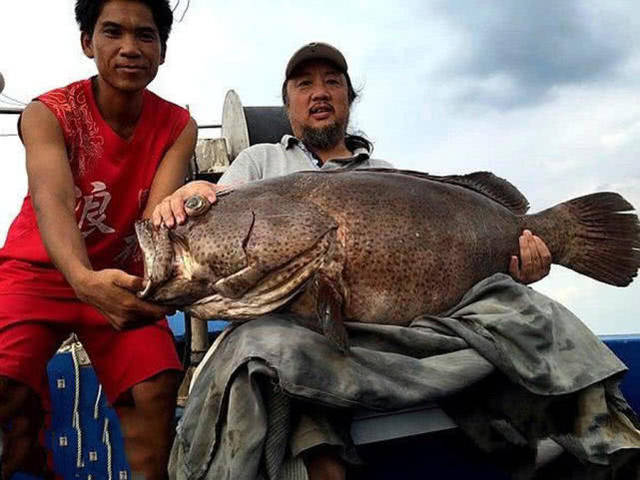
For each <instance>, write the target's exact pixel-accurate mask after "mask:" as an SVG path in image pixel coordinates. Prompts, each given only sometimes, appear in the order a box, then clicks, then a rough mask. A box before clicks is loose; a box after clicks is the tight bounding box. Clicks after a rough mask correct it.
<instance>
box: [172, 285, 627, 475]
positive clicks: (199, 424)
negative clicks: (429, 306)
mask: <svg viewBox="0 0 640 480" xmlns="http://www.w3.org/2000/svg"><path fill="white" fill-rule="evenodd" d="M347 328H348V331H349V338H350V342H351V349H350V351H349V353H348V354H346V355H343V354H341V353H340V352H339V351H338V350H337V349H335V348H334V347H333V346H332V345H331V344H330V343H329V342H328V341H327V340H326V339H325V337H323V336H321V335H320V334H318V333H315V332H313V331H311V330H308V329H306V328H304V327H302V326H300V325H298V324H297V323H296V322H295V319H293V318H292V317H290V316H287V315H285V314H272V315H267V316H264V317H261V318H260V319H257V320H253V321H251V322H248V323H245V324H243V325H241V326H238V327H237V328H235V329H234V330H232V331H231V332H229V333H228V335H227V336H226V338H225V339H224V340H223V341H222V342H220V343H219V344H218V345H217V348H216V350H215V351H214V352H213V354H212V355H211V356H210V357H209V358H208V359H207V360H206V364H205V365H203V368H202V369H201V373H200V375H199V376H198V377H197V379H196V381H195V383H194V384H193V387H192V391H191V394H190V397H189V401H188V403H187V405H186V408H185V411H184V416H183V417H182V419H181V421H180V423H179V425H178V431H177V436H176V440H175V442H174V446H173V451H172V457H171V463H170V474H171V477H172V478H176V479H178V480H183V479H184V480H194V479H201V478H206V479H225V478H228V479H247V480H252V479H256V478H271V479H275V478H304V476H303V473H301V472H300V471H299V470H300V461H299V460H297V459H290V458H287V435H288V434H289V425H288V423H287V422H288V418H289V416H288V415H289V409H290V403H295V402H298V401H300V399H304V400H308V401H311V402H315V403H319V404H323V405H327V406H331V407H336V408H367V409H374V410H395V409H401V408H406V407H410V406H415V405H416V404H420V403H423V402H427V401H434V400H435V401H438V403H439V404H440V405H442V406H443V408H445V409H447V411H448V412H450V414H452V415H453V416H454V418H455V419H456V421H457V422H458V423H459V424H460V426H461V427H462V428H463V429H464V430H465V431H466V432H467V433H468V434H469V435H471V437H472V438H474V439H475V440H476V441H477V442H478V444H479V446H480V447H482V448H485V449H486V450H492V449H494V448H499V447H500V444H501V443H511V444H519V443H520V444H523V445H529V446H535V444H536V442H535V441H536V439H538V438H544V437H547V436H550V435H552V436H553V438H554V439H555V440H556V441H558V442H559V443H561V444H562V445H563V446H564V447H565V449H567V450H569V451H570V452H571V453H573V454H574V455H576V456H577V457H579V458H581V459H583V460H586V461H589V462H593V463H600V464H606V463H608V461H609V456H610V455H611V454H612V453H614V452H617V451H620V450H623V449H629V448H639V447H640V432H639V431H638V430H637V429H636V428H635V427H634V423H633V422H635V421H636V420H635V416H634V415H633V412H631V410H630V409H629V407H628V405H627V404H626V402H625V401H624V399H623V398H622V396H621V395H620V394H619V391H618V389H617V380H618V379H619V376H620V375H619V374H620V373H622V372H624V371H625V370H626V367H625V366H624V364H622V363H621V362H620V360H618V358H617V357H616V356H615V355H614V354H613V353H612V352H611V351H610V350H609V349H608V348H607V347H606V346H605V345H604V344H603V343H602V342H601V341H600V340H599V339H598V338H597V337H596V336H595V335H593V333H591V331H590V330H589V329H588V328H587V327H586V326H584V325H583V324H582V322H580V320H578V319H577V318H576V317H575V316H574V315H573V314H572V313H571V312H569V311H568V310H567V309H565V308H564V307H562V306H561V305H559V304H558V303H557V302H554V301H553V300H551V299H549V298H547V297H545V296H543V295H541V294H540V293H538V292H536V291H535V290H533V289H531V288H528V287H526V286H523V285H520V284H518V283H516V282H514V281H513V280H511V278H510V277H508V276H506V275H502V274H497V275H494V276H493V277H490V278H488V279H485V280H483V281H482V282H480V283H478V284H477V285H476V286H474V288H472V289H471V290H470V291H469V292H468V293H467V295H465V297H464V298H463V299H462V300H461V301H460V303H459V304H458V305H457V306H456V307H455V308H453V309H451V310H450V311H449V312H446V314H443V315H442V316H438V317H434V316H428V317H421V318H417V319H416V320H415V321H414V322H413V323H412V324H411V325H410V326H409V327H396V326H388V325H372V324H361V323H348V324H347ZM496 372H501V373H496ZM470 392H473V393H470ZM283 393H284V395H283ZM636 426H637V425H636ZM497 439H499V441H498V440H497ZM296 469H297V470H298V471H296Z"/></svg>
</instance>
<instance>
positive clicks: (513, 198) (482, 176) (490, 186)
mask: <svg viewBox="0 0 640 480" xmlns="http://www.w3.org/2000/svg"><path fill="white" fill-rule="evenodd" d="M341 171H342V172H344V171H345V170H340V169H336V170H328V171H327V173H334V174H335V173H338V174H339V173H340V172H341ZM360 171H361V172H362V171H367V172H380V173H395V174H398V175H409V176H412V177H418V178H424V179H426V180H432V181H434V182H442V183H449V184H451V185H458V186H459V187H464V188H468V189H469V190H473V191H474V192H476V193H479V194H481V195H484V196H485V197H487V198H490V199H491V200H493V201H494V202H498V203H499V204H500V205H502V206H503V207H505V208H508V209H509V210H511V211H512V212H513V213H515V214H516V215H524V214H525V213H527V210H529V201H528V200H527V199H526V197H525V196H524V195H523V194H522V193H520V190H518V189H517V188H516V187H514V186H513V185H512V184H511V183H510V182H508V181H507V180H505V179H504V178H500V177H498V176H496V175H494V174H493V173H491V172H473V173H469V174H467V175H446V176H438V175H429V174H428V173H424V172H417V171H413V170H396V169H393V168H363V169H360Z"/></svg>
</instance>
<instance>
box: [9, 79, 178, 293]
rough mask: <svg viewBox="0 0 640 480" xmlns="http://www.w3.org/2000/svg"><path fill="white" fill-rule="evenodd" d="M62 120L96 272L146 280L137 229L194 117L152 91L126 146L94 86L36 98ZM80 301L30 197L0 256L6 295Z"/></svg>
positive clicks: (82, 84) (78, 214) (84, 84)
mask: <svg viewBox="0 0 640 480" xmlns="http://www.w3.org/2000/svg"><path fill="white" fill-rule="evenodd" d="M37 99H38V100H39V101H40V102H42V103H43V104H44V105H46V106H47V107H48V108H49V109H50V110H51V111H52V112H53V114H54V115H55V116H56V118H57V119H58V122H59V123H60V127H61V128H62V132H63V134H64V140H65V144H66V147H67V153H68V156H69V162H70V166H71V171H72V174H73V182H74V185H75V193H76V218H77V221H78V227H79V228H80V231H81V232H82V235H83V237H84V240H85V243H86V246H87V251H88V254H89V258H90V260H91V264H92V266H93V268H94V269H96V270H99V269H103V268H120V269H124V270H127V271H130V272H135V273H140V272H139V270H138V268H137V265H135V264H136V263H139V262H136V259H135V257H136V256H138V255H139V254H136V250H137V249H136V247H137V241H136V237H135V233H134V229H133V224H134V221H135V220H136V219H138V218H139V217H140V216H141V214H142V212H143V210H144V208H145V205H146V201H147V197H148V194H149V189H150V188H151V183H152V181H153V177H154V175H155V173H156V170H157V168H158V165H159V163H160V160H162V158H163V156H164V154H165V153H166V152H167V150H168V149H169V148H170V147H171V146H172V145H173V143H174V142H175V141H176V139H177V138H178V136H179V135H180V133H182V130H183V129H184V127H185V126H186V124H187V122H188V121H189V113H188V112H187V111H186V110H185V109H183V108H181V107H178V106H177V105H174V104H172V103H169V102H167V101H165V100H163V99H161V98H160V97H158V96H157V95H155V94H153V93H151V92H150V91H148V90H145V91H144V97H143V105H142V113H141V115H140V119H139V120H138V124H137V126H136V128H135V131H134V133H133V136H132V137H131V138H130V139H129V140H124V139H123V138H122V137H120V136H119V135H118V134H116V133H115V132H114V131H113V130H112V129H111V127H110V126H109V125H108V124H107V123H106V122H105V121H104V119H103V118H102V116H101V115H100V112H99V110H98V107H97V105H96V102H95V98H94V95H93V89H92V87H91V79H87V80H82V81H79V82H76V83H72V84H71V85H68V86H66V87H64V88H60V89H57V90H53V91H51V92H48V93H45V94H44V95H42V96H40V97H38V98H37ZM7 293H22V294H33V295H42V294H45V295H46V294H50V295H56V296H58V295H63V296H74V293H73V290H72V289H71V287H70V286H69V285H68V283H67V282H66V280H65V279H64V277H63V276H62V274H61V273H60V272H58V271H57V270H56V269H55V266H54V265H53V264H52V262H51V259H50V258H49V256H48V254H47V252H46V250H45V248H44V244H43V242H42V239H41V237H40V232H39V231H38V227H37V224H36V217H35V212H34V210H33V206H32V203H31V197H30V195H29V194H27V196H26V197H25V199H24V202H23V204H22V209H21V210H20V212H19V213H18V216H17V217H16V218H15V220H14V221H13V223H12V224H11V227H10V228H9V231H8V233H7V239H6V242H5V245H4V247H3V248H2V249H0V294H7Z"/></svg>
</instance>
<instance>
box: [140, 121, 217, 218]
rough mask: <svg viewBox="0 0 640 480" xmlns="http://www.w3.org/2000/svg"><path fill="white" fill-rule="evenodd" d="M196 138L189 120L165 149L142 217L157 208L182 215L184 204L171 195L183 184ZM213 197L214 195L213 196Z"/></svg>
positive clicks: (193, 122)
mask: <svg viewBox="0 0 640 480" xmlns="http://www.w3.org/2000/svg"><path fill="white" fill-rule="evenodd" d="M197 139H198V126H197V125H196V122H195V121H194V120H193V119H190V120H189V123H188V124H187V125H186V127H185V128H184V130H183V131H182V133H181V134H180V136H179V137H178V139H177V140H176V141H175V143H174V144H173V145H172V146H171V148H169V150H167V153H166V154H165V156H164V158H163V159H162V161H161V162H160V165H159V167H158V171H157V172H156V175H155V177H154V179H153V184H152V185H151V191H150V192H149V200H148V201H147V205H146V206H145V209H144V212H143V213H142V217H143V218H152V217H153V213H154V211H155V210H157V209H164V208H169V209H170V210H172V209H174V208H175V210H176V211H177V212H178V211H179V212H181V214H182V215H183V216H184V215H185V213H184V204H183V203H182V202H177V200H176V199H174V198H173V197H172V196H171V195H172V194H173V193H174V192H176V190H178V189H180V188H181V187H182V186H183V185H184V180H185V178H186V177H187V171H188V169H189V160H190V159H191V157H192V155H193V152H194V150H195V147H196V141H197ZM214 199H215V197H214ZM156 207H157V208H156Z"/></svg>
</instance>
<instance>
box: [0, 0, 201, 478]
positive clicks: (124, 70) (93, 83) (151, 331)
mask: <svg viewBox="0 0 640 480" xmlns="http://www.w3.org/2000/svg"><path fill="white" fill-rule="evenodd" d="M76 19H77V21H78V23H79V25H80V30H81V41H82V49H83V51H84V53H85V55H86V56H87V57H89V58H92V59H93V60H94V61H95V64H96V66H97V70H98V75H97V76H95V77H93V78H91V79H88V80H84V81H80V82H76V83H73V84H71V85H68V86H66V87H64V88H60V89H57V90H54V91H51V92H49V93H46V94H44V95H42V96H40V97H38V98H37V99H36V100H34V101H33V102H31V103H30V104H29V105H28V106H27V107H26V109H25V111H24V112H23V114H22V117H21V120H20V123H19V131H20V134H21V138H22V141H23V143H24V145H25V149H26V159H27V173H28V178H29V192H28V195H27V197H26V198H25V200H24V203H23V206H22V209H21V211H20V213H19V214H18V216H17V218H16V219H15V220H14V222H13V224H12V225H11V228H10V230H9V233H8V235H7V240H6V243H5V246H4V247H3V248H2V249H1V250H0V423H1V424H2V427H3V443H4V445H3V450H2V452H3V453H2V455H3V458H2V471H1V474H0V477H2V478H9V477H10V475H11V474H12V473H13V472H14V471H18V470H23V471H29V472H32V473H41V471H42V470H44V468H45V467H44V463H43V452H42V451H41V450H40V447H39V446H38V442H37V435H38V432H39V430H40V428H41V425H42V417H43V414H42V405H41V403H44V404H45V405H46V403H47V401H48V398H47V382H46V371H45V368H46V363H47V361H48V360H49V359H50V357H51V356H52V355H53V354H54V353H55V351H56V349H57V347H58V346H59V344H60V342H61V341H62V340H63V339H64V338H65V337H66V336H67V335H68V334H69V332H72V331H73V332H75V333H76V334H77V335H78V336H79V338H80V340H81V341H82V343H83V345H84V347H85V349H86V350H87V352H88V353H89V356H90V357H91V360H92V363H93V365H94V368H95V370H96V373H97V374H98V377H99V379H100V381H101V383H102V385H103V387H104V390H105V392H106V394H107V397H108V399H109V400H110V402H111V403H112V404H113V405H114V406H115V408H116V411H117V412H118V415H119V417H120V421H121V427H122V432H123V435H124V437H125V448H126V452H127V459H128V461H129V464H130V466H131V469H132V470H133V471H134V472H139V473H140V474H142V475H143V476H144V478H146V479H147V480H152V479H163V478H166V477H167V472H166V465H167V460H168V455H169V449H170V442H171V437H172V435H171V433H172V419H173V415H174V411H175V398H176V389H177V376H178V375H177V372H178V371H179V370H180V368H181V365H180V361H179V359H178V356H177V354H176V351H175V347H174V344H173V338H172V335H171V331H170V330H169V328H168V326H167V322H166V319H164V316H165V315H166V314H167V313H168V311H167V310H166V309H164V308H161V307H158V306H155V305H151V304H148V303H146V302H144V301H142V300H140V299H139V298H137V296H136V292H137V291H138V290H140V289H141V288H142V279H141V278H140V276H139V275H140V273H141V271H140V268H139V262H138V260H139V258H138V256H137V255H138V254H137V252H136V248H135V247H136V241H135V234H134V230H133V224H134V221H135V220H136V219H137V218H139V217H149V216H150V215H151V213H152V212H153V209H154V207H155V206H156V205H157V204H158V203H159V202H160V200H162V199H163V198H165V197H166V196H167V195H169V194H171V193H172V192H173V191H174V190H176V188H178V187H179V186H180V185H181V184H182V182H183V180H184V178H185V176H186V171H187V168H188V162H189V158H190V157H191V154H192V152H193V149H194V146H195V141H196V136H197V127H196V124H195V122H194V121H193V120H192V119H191V118H190V116H189V114H188V112H187V111H186V110H184V109H183V108H180V107H178V106H176V105H173V104H171V103H169V102H167V101H165V100H162V99H161V98H159V97H157V96H156V95H154V94H153V93H151V92H149V91H148V90H146V87H147V85H148V84H149V83H150V82H151V81H152V80H153V79H154V78H155V76H156V73H157V71H158V66H159V65H160V64H162V63H163V62H164V57H165V53H166V42H167V38H168V35H169V31H170V29H171V24H172V21H173V16H172V12H171V9H170V6H169V2H168V0H161V1H157V0H102V1H96V0H77V1H76ZM9 426H10V428H9Z"/></svg>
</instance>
